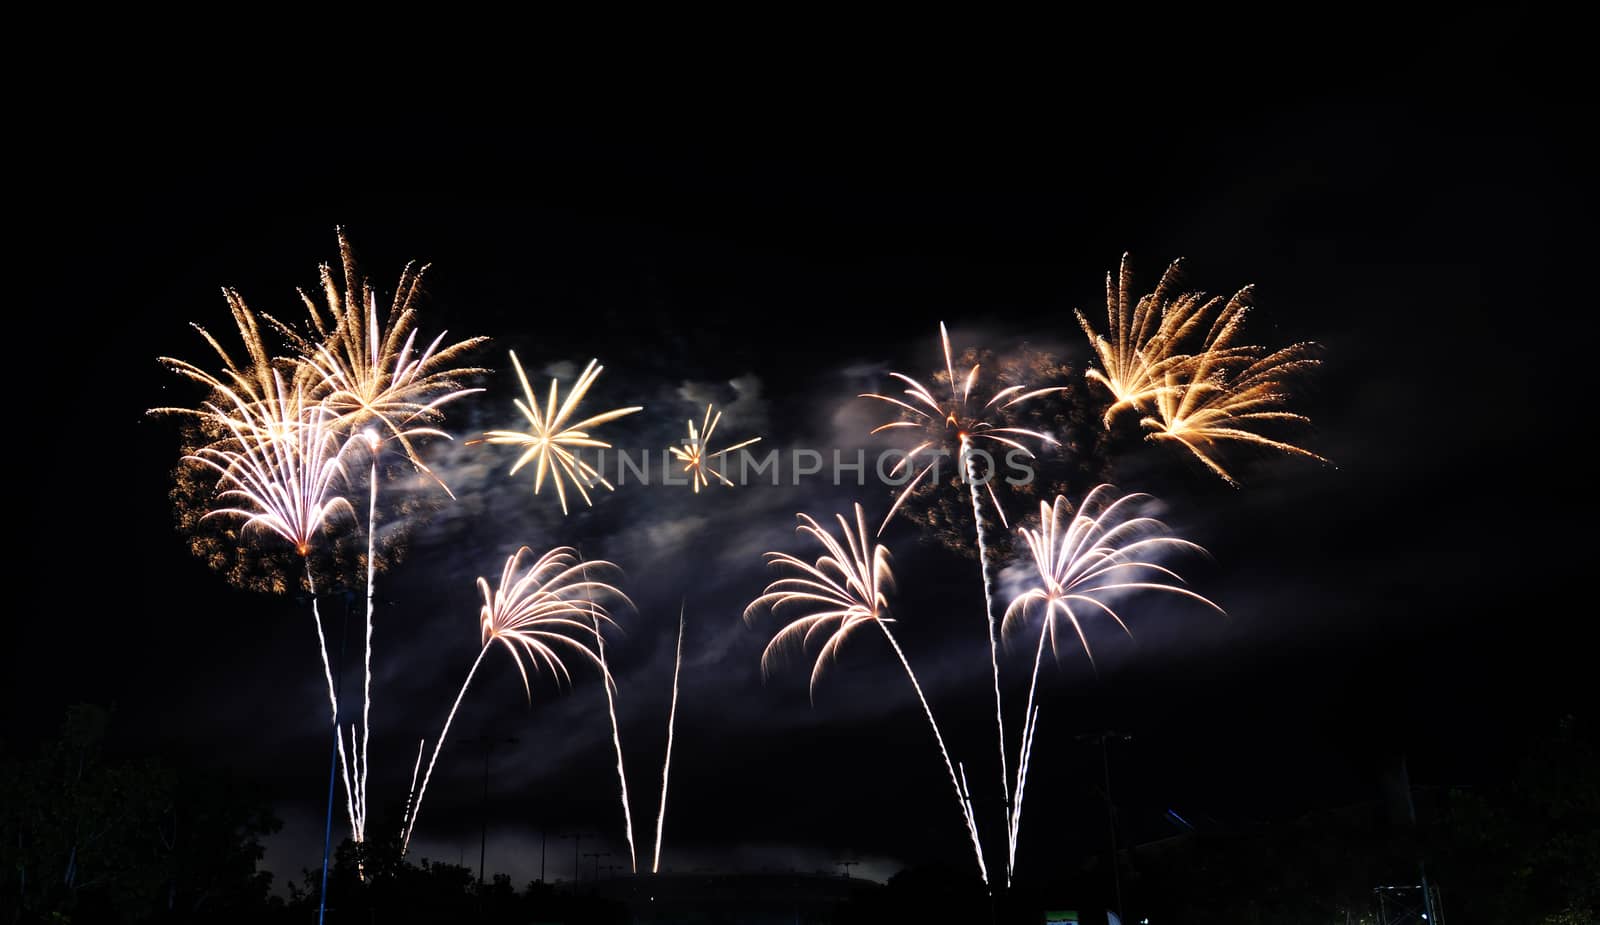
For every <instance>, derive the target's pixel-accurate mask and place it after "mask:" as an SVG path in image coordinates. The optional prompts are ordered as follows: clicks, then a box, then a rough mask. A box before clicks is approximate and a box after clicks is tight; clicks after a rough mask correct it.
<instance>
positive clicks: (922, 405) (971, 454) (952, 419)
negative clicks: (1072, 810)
mask: <svg viewBox="0 0 1600 925" xmlns="http://www.w3.org/2000/svg"><path fill="white" fill-rule="evenodd" d="M939 341H940V344H941V345H942V346H943V348H944V368H945V376H946V379H947V381H948V383H949V385H950V400H949V401H948V402H944V403H941V402H940V401H939V400H938V399H936V398H934V396H933V391H932V390H931V389H929V388H928V387H927V386H926V385H923V384H922V383H920V382H918V381H917V380H915V379H912V378H911V377H910V376H907V375H904V374H903V373H890V374H889V375H891V376H893V377H894V378H896V379H899V380H900V381H901V382H902V383H904V384H905V385H906V386H907V388H906V389H905V391H904V394H905V395H906V397H907V398H909V399H910V401H904V400H901V399H899V398H894V397H892V396H889V395H879V394H876V393H866V394H863V395H861V396H860V397H862V398H874V399H877V400H879V401H883V402H888V403H889V404H891V405H894V406H895V407H897V408H899V409H900V411H901V412H902V413H909V414H910V417H909V418H907V417H904V416H902V418H901V419H900V420H895V421H890V422H888V423H886V424H883V425H881V426H879V427H877V428H874V429H873V431H872V433H874V434H876V433H879V432H881V431H886V430H892V429H898V428H910V429H913V430H915V431H917V432H918V436H920V437H921V438H922V439H921V442H920V443H918V444H917V445H916V447H915V448H913V449H912V450H911V451H910V452H909V453H908V454H906V458H905V459H903V460H901V461H900V463H899V464H897V465H896V466H895V468H894V470H893V472H891V473H890V475H891V477H892V476H894V475H898V474H899V472H900V469H901V467H902V466H911V465H915V463H914V460H915V459H916V457H917V455H918V454H919V453H922V452H924V451H927V450H930V449H932V448H934V447H939V448H940V449H944V448H946V446H947V445H948V443H949V442H950V440H951V439H952V438H954V440H955V442H956V446H957V448H958V451H959V453H960V456H959V459H960V463H961V467H962V477H963V480H964V481H965V482H966V483H967V494H968V496H969V497H970V499H971V501H972V516H973V520H974V521H976V533H977V541H978V573H979V578H980V579H981V580H982V581H983V615H984V620H985V622H986V623H987V624H988V628H989V667H990V669H991V671H992V674H993V677H994V722H995V736H996V739H997V743H998V747H999V752H1000V790H1001V795H1002V796H1003V797H1004V800H1005V805H1006V807H1007V809H1006V812H1007V814H1008V815H1009V814H1010V806H1011V789H1010V787H1011V784H1010V780H1009V776H1010V775H1009V771H1008V770H1007V765H1006V731H1005V718H1004V712H1003V710H1002V708H1001V702H1000V643H999V636H998V634H997V631H996V627H995V615H994V610H995V607H994V597H993V593H992V591H991V584H992V574H991V572H992V569H993V564H992V563H991V561H990V555H989V537H988V531H987V529H986V528H985V527H984V523H983V504H982V501H981V499H980V496H979V494H978V485H979V480H978V471H977V462H976V453H975V449H976V446H975V444H976V442H977V441H979V440H988V441H991V442H993V443H997V444H1000V445H1001V446H1003V447H1007V448H1010V449H1013V450H1018V451H1021V452H1022V453H1024V454H1026V455H1027V456H1028V457H1029V458H1030V459H1031V458H1032V457H1033V452H1032V451H1030V450H1029V449H1028V448H1027V447H1026V446H1025V445H1023V444H1022V443H1021V442H1020V441H1019V440H1018V438H1031V439H1035V440H1039V441H1041V442H1042V443H1045V444H1054V443H1055V442H1056V441H1055V439H1054V438H1052V437H1050V436H1049V435H1048V434H1043V433H1040V432H1038V431H1033V430H1026V429H1023V428H1020V427H996V426H995V425H994V424H991V423H990V422H989V421H987V420H985V417H986V416H987V415H990V414H997V413H1000V412H1003V411H1004V410H1005V409H1007V408H1011V407H1013V406H1015V405H1017V404H1020V403H1022V402H1024V401H1027V400H1028V399H1031V398H1037V397H1039V396H1041V395H1047V394H1050V393H1052V392H1058V391H1062V388H1061V387H1059V386H1056V387H1050V388H1042V389H1033V390H1028V389H1027V387H1026V386H1022V385H1013V386H1009V387H1007V388H1003V389H1000V390H999V391H997V392H995V393H994V395H992V396H990V398H989V400H988V401H986V402H984V403H983V404H982V405H981V406H978V407H976V408H974V406H973V398H972V389H973V386H975V385H976V384H977V382H978V370H979V366H978V365H977V364H974V365H973V366H972V368H971V369H969V370H968V371H967V373H966V375H965V377H963V380H962V382H963V384H962V385H961V386H959V387H958V386H957V384H956V371H955V363H954V362H953V360H952V357H951V353H950V332H949V331H948V330H946V329H945V326H944V322H942V321H941V322H940V323H939ZM938 463H939V457H938V456H936V457H935V458H934V459H933V461H931V462H929V463H928V464H927V465H925V466H923V468H922V470H921V471H920V472H918V473H917V474H916V476H915V477H914V478H912V479H910V480H909V481H908V482H907V483H906V487H905V489H904V490H902V491H901V492H900V495H899V497H897V498H896V499H895V502H894V504H893V506H891V507H890V508H889V513H888V515H887V516H885V517H884V519H883V524H882V525H881V526H879V527H878V534H879V535H880V536H881V535H882V533H883V530H884V527H887V526H888V525H889V520H890V518H892V517H894V514H895V511H897V510H899V508H900V505H901V504H903V503H904V502H905V500H906V498H907V497H909V496H910V494H911V492H912V490H913V489H915V488H916V487H917V484H918V483H919V482H921V481H922V479H923V477H924V476H926V475H927V474H928V473H929V472H930V471H933V470H934V469H935V468H936V467H937V466H938ZM992 463H993V460H992V458H991V465H990V469H989V473H988V478H987V479H985V480H984V486H985V488H986V489H987V490H988V493H989V500H990V503H991V504H992V505H993V506H994V510H995V513H996V514H997V515H998V516H999V517H1000V522H1001V524H1002V525H1004V524H1005V523H1006V517H1005V511H1004V510H1003V509H1002V508H1001V507H1000V501H999V499H998V498H996V497H995V495H994V487H993V485H992V484H990V483H992V482H993V481H994V475H995V473H994V466H993V464H992Z"/></svg>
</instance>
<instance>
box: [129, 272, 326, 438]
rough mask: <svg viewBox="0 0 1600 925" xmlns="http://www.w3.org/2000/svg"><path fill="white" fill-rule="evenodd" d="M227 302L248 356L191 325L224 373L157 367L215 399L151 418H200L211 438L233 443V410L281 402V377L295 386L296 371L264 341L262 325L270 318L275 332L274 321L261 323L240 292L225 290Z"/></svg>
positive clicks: (180, 365)
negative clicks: (229, 429) (230, 436)
mask: <svg viewBox="0 0 1600 925" xmlns="http://www.w3.org/2000/svg"><path fill="white" fill-rule="evenodd" d="M222 297H223V298H224V299H225V300H226V301H227V303H228V311H229V312H230V313H231V314H232V315H233V323H234V325H235V327H237V328H238V331H239V341H240V347H241V348H242V349H243V354H242V355H240V356H238V357H236V356H235V354H234V353H233V352H231V351H229V350H228V349H227V348H226V347H224V346H222V342H221V341H220V340H218V339H217V338H216V336H215V335H213V334H212V333H211V332H210V331H208V330H206V329H205V328H204V327H202V326H200V325H198V324H195V325H191V327H193V328H194V329H195V330H196V331H198V332H199V334H200V336H201V337H202V338H204V339H205V342H206V344H207V345H208V346H210V347H211V350H212V351H213V352H214V353H216V355H217V359H219V360H221V361H222V372H220V373H212V372H209V371H207V370H206V369H204V368H203V367H201V366H199V365H198V364H195V363H190V362H189V361H187V360H179V359H175V358H173V357H160V358H159V360H158V362H160V363H161V365H163V366H165V367H167V368H168V369H170V370H172V371H173V372H176V373H178V374H179V375H181V376H183V377H184V378H186V379H190V380H193V381H195V382H198V383H200V384H201V385H203V386H205V387H206V389H207V390H208V392H209V393H210V394H209V396H208V397H209V400H208V401H207V403H206V404H204V405H202V406H200V407H199V408H180V407H164V408H152V409H150V413H151V414H181V415H187V416H191V417H197V418H200V419H201V421H202V422H203V424H204V425H209V426H207V427H206V430H207V432H208V434H209V435H210V436H212V437H213V438H215V439H217V440H226V439H228V435H227V434H226V430H227V427H226V425H225V423H224V420H223V419H224V418H227V417H228V416H230V415H231V414H232V413H233V411H232V409H234V408H238V407H243V408H255V407H256V406H258V405H263V404H266V403H269V402H272V401H276V400H278V398H279V397H280V396H281V394H282V392H283V389H282V388H281V385H282V383H280V382H279V377H280V375H281V374H282V373H283V372H284V371H285V370H288V371H289V372H290V375H291V381H294V379H295V377H294V373H293V369H294V367H293V365H292V364H288V363H286V362H284V361H282V360H279V359H276V358H274V357H273V356H272V352H271V350H270V349H269V348H268V347H267V341H266V339H265V338H264V337H263V336H262V332H261V321H262V319H263V318H265V320H266V321H267V322H268V324H269V325H270V326H275V324H274V322H273V320H272V318H270V317H267V316H259V317H258V316H257V315H256V313H255V311H254V310H252V309H251V308H250V306H249V304H248V303H246V302H245V300H244V297H243V296H241V295H240V294H239V293H238V291H237V290H234V289H226V288H225V289H223V290H222ZM297 394H301V393H297Z"/></svg>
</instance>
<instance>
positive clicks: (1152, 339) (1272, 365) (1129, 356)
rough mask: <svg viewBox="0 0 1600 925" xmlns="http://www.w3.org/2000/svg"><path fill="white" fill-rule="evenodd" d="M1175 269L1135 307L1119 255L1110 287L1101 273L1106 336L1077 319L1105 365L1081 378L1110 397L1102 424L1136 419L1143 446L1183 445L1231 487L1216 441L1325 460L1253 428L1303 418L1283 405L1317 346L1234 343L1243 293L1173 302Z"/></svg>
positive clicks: (1245, 300) (1186, 296)
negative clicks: (1126, 415)
mask: <svg viewBox="0 0 1600 925" xmlns="http://www.w3.org/2000/svg"><path fill="white" fill-rule="evenodd" d="M1178 269H1179V262H1177V261H1174V262H1173V264H1172V265H1171V266H1170V267H1168V268H1167V272H1166V273H1165V274H1163V275H1162V277H1161V281H1160V283H1158V284H1157V286H1156V288H1155V291H1153V292H1151V293H1149V294H1147V295H1144V296H1141V297H1140V298H1138V299H1137V300H1133V299H1132V295H1131V294H1132V292H1133V273H1132V271H1131V269H1130V268H1129V264H1128V257H1127V255H1126V254H1124V255H1123V258H1122V268H1121V272H1120V274H1119V275H1118V277H1117V282H1116V284H1115V285H1113V283H1112V279H1111V276H1110V275H1109V274H1107V276H1106V315H1107V321H1108V323H1109V335H1108V336H1101V335H1099V334H1097V333H1096V332H1095V330H1094V326H1093V325H1091V324H1090V323H1089V320H1088V319H1087V318H1085V317H1084V315H1083V313H1082V312H1079V313H1078V323H1079V324H1080V325H1081V326H1082V327H1083V331H1084V334H1086V335H1087V336H1088V338H1089V343H1090V344H1091V346H1093V347H1094V350H1095V355H1096V357H1097V358H1098V359H1099V361H1100V364H1101V367H1102V368H1101V369H1091V370H1090V371H1089V372H1088V373H1087V378H1088V379H1089V381H1091V382H1096V383H1099V384H1100V385H1101V386H1103V387H1104V388H1105V389H1106V391H1108V392H1109V393H1110V394H1111V398H1112V403H1111V405H1110V406H1109V407H1108V408H1107V409H1106V412H1105V422H1106V424H1107V425H1109V424H1110V423H1111V420H1112V418H1113V417H1114V416H1115V415H1116V414H1117V413H1118V412H1120V411H1133V412H1136V413H1140V414H1142V417H1141V418H1140V425H1141V426H1142V427H1143V428H1144V429H1145V430H1146V431H1147V432H1148V439H1150V440H1152V441H1155V442H1172V443H1177V444H1179V445H1181V446H1183V447H1184V448H1185V449H1187V450H1188V451H1189V452H1190V453H1192V454H1194V456H1195V458H1197V459H1199V460H1200V462H1201V463H1203V464H1204V465H1205V466H1206V468H1208V469H1210V470H1211V471H1212V472H1213V473H1215V474H1216V475H1217V476H1218V477H1220V478H1221V479H1223V480H1224V481H1226V482H1227V483H1228V484H1230V485H1236V484H1237V482H1235V481H1234V478H1233V476H1232V475H1230V474H1229V473H1228V471H1227V470H1226V469H1225V468H1223V466H1222V465H1221V464H1220V463H1219V462H1218V461H1217V458H1216V448H1217V445H1218V444H1219V443H1228V442H1234V443H1247V444H1253V445H1255V446H1258V447H1266V448H1268V449H1274V450H1280V451H1282V452H1286V453H1292V454H1295V455H1299V456H1306V457H1309V458H1311V459H1315V460H1318V461H1321V462H1327V460H1325V459H1323V458H1322V457H1321V456H1318V455H1317V454H1315V453H1312V452H1311V451H1309V450H1305V449H1302V448H1301V447H1298V446H1295V445H1294V444H1292V443H1287V442H1285V441H1282V440H1276V439H1273V438H1271V437H1267V436H1265V435H1263V434H1260V433H1258V432H1257V431H1256V428H1258V427H1259V426H1260V425H1262V424H1267V425H1269V426H1270V425H1273V424H1281V423H1284V422H1299V423H1305V422H1306V421H1307V419H1306V418H1305V417H1304V416H1303V415H1299V414H1294V413H1292V412H1289V411H1286V410H1284V407H1283V406H1284V403H1285V401H1286V400H1287V396H1288V386H1289V384H1290V381H1291V380H1292V379H1293V378H1294V377H1295V376H1297V375H1298V374H1300V373H1303V372H1306V371H1309V370H1310V369H1312V368H1314V367H1316V366H1317V365H1318V361H1317V360H1315V359H1313V358H1312V356H1311V353H1312V351H1313V350H1314V349H1315V345H1314V344H1295V345H1293V346H1291V347H1287V348H1285V349H1283V350H1279V351H1276V352H1273V353H1268V352H1267V351H1266V350H1265V349H1263V348H1261V347H1257V346H1251V345H1246V344H1240V343H1239V342H1238V341H1239V339H1240V337H1241V335H1242V333H1243V326H1244V320H1245V316H1246V314H1247V313H1248V307H1249V296H1250V291H1251V290H1250V287H1248V286H1246V287H1245V288H1244V289H1241V290H1239V291H1238V292H1236V293H1234V295H1233V296H1232V297H1230V298H1228V299H1223V298H1222V297H1220V296H1217V297H1209V298H1208V297H1207V296H1206V295H1205V293H1202V292H1188V293H1183V294H1181V295H1173V294H1172V289H1173V287H1174V286H1175V284H1176V280H1177V276H1178ZM1130 302H1131V303H1132V304H1131V305H1130Z"/></svg>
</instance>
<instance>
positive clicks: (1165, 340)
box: [1075, 254, 1250, 426]
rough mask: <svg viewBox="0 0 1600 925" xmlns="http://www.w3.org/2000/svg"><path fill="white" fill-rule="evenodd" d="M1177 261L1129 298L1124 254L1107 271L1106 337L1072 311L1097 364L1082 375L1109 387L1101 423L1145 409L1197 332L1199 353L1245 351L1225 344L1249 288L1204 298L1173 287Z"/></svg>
mask: <svg viewBox="0 0 1600 925" xmlns="http://www.w3.org/2000/svg"><path fill="white" fill-rule="evenodd" d="M1182 263H1183V261H1182V260H1181V259H1180V260H1174V261H1173V262H1172V263H1171V265H1169V266H1168V267H1167V270H1166V272H1165V273H1163V274H1161V280H1160V282H1159V283H1157V284H1156V288H1155V289H1154V290H1153V291H1152V292H1149V293H1147V294H1145V295H1143V296H1139V297H1138V298H1137V299H1136V298H1134V296H1133V293H1134V281H1133V269H1132V267H1131V265H1130V262H1129V259H1128V255H1127V254H1123V255H1122V264H1121V266H1120V268H1119V272H1118V274H1117V276H1116V279H1115V280H1113V279H1112V276H1111V274H1110V273H1107V274H1106V322H1107V325H1108V328H1107V330H1108V334H1107V335H1106V336H1102V335H1100V334H1098V333H1096V332H1095V329H1094V325H1093V324H1091V323H1090V322H1089V319H1088V318H1087V317H1085V316H1084V314H1083V312H1081V311H1080V312H1076V313H1075V314H1076V315H1077V316H1078V324H1079V326H1080V327H1082V328H1083V333H1084V334H1085V335H1087V336H1088V338H1089V344H1090V346H1092V347H1093V348H1094V352H1095V357H1096V358H1097V359H1098V360H1099V361H1100V365H1101V367H1102V368H1100V369H1090V370H1089V371H1088V372H1087V373H1086V374H1085V375H1086V377H1087V378H1088V379H1089V381H1090V382H1095V383H1098V384H1100V385H1101V386H1103V387H1104V388H1105V389H1106V391H1107V392H1109V393H1111V398H1112V402H1111V405H1110V407H1108V408H1107V409H1106V411H1105V419H1104V420H1105V424H1106V425H1107V426H1109V425H1110V424H1111V421H1112V419H1113V418H1115V417H1116V415H1117V414H1118V413H1119V412H1122V411H1128V410H1132V411H1136V412H1137V411H1140V410H1144V409H1146V408H1148V407H1149V405H1150V404H1151V403H1152V402H1154V401H1155V399H1156V398H1157V397H1158V396H1159V395H1160V394H1162V392H1163V391H1164V390H1165V389H1166V388H1167V378H1168V376H1169V375H1170V374H1172V373H1174V372H1176V371H1178V370H1179V369H1180V368H1181V367H1183V366H1185V365H1186V364H1190V363H1192V362H1194V360H1195V353H1194V352H1193V351H1190V352H1185V347H1186V346H1187V345H1188V344H1189V342H1191V341H1193V340H1194V339H1195V336H1196V335H1197V334H1200V332H1202V331H1204V334H1203V336H1202V337H1201V340H1200V343H1199V345H1198V353H1199V354H1202V355H1205V354H1209V355H1210V356H1211V358H1212V360H1213V361H1221V360H1223V359H1224V358H1225V357H1232V358H1234V359H1237V358H1239V357H1240V356H1243V355H1245V354H1248V352H1249V350H1250V348H1247V347H1245V348H1240V347H1233V346H1231V345H1230V344H1229V343H1228V340H1229V335H1231V334H1232V333H1235V332H1237V330H1238V323H1239V321H1241V320H1242V319H1243V316H1244V313H1245V310H1246V308H1247V305H1248V303H1247V299H1248V296H1249V293H1250V288H1249V287H1248V286H1247V287H1245V288H1244V289H1241V290H1239V291H1238V292H1237V293H1235V294H1234V295H1233V297H1232V298H1229V299H1223V298H1221V297H1220V296H1218V297H1214V298H1208V297H1207V296H1206V295H1205V293H1203V292H1185V293H1178V294H1174V292H1175V289H1176V286H1177V283H1178V279H1179V276H1180V274H1181V270H1182Z"/></svg>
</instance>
